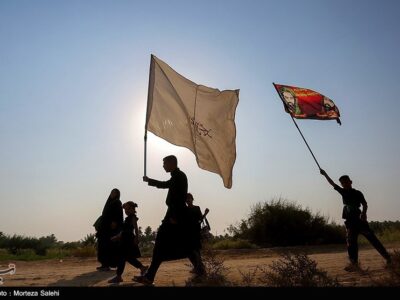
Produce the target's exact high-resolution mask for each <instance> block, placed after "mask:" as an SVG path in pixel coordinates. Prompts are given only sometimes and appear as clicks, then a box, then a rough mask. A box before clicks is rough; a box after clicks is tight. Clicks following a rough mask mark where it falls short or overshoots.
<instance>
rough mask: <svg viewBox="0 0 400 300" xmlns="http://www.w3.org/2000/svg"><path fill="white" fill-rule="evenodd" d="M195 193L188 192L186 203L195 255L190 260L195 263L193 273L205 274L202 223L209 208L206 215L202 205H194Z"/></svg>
mask: <svg viewBox="0 0 400 300" xmlns="http://www.w3.org/2000/svg"><path fill="white" fill-rule="evenodd" d="M193 200H194V198H193V195H192V194H191V193H188V194H187V195H186V205H187V208H188V217H189V224H190V225H189V226H190V227H189V228H190V239H189V241H190V242H191V243H192V249H193V255H192V256H190V257H189V259H190V262H191V263H192V264H193V266H194V268H193V270H192V271H191V273H195V274H197V275H203V274H204V273H205V268H204V264H203V262H202V259H201V253H200V250H201V235H200V231H201V223H202V222H203V219H204V218H205V216H206V215H207V214H208V212H209V209H208V208H206V210H205V213H204V215H203V214H202V213H201V209H200V206H197V205H193Z"/></svg>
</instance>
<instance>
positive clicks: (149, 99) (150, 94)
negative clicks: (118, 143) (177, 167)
mask: <svg viewBox="0 0 400 300" xmlns="http://www.w3.org/2000/svg"><path fill="white" fill-rule="evenodd" d="M153 89H154V59H153V54H151V55H150V70H149V87H148V91H147V107H146V123H145V125H144V170H143V171H144V175H143V176H146V174H147V126H148V123H149V117H150V116H149V114H150V113H151V107H152V104H153Z"/></svg>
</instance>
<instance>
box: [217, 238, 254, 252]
mask: <svg viewBox="0 0 400 300" xmlns="http://www.w3.org/2000/svg"><path fill="white" fill-rule="evenodd" d="M211 248H212V249H215V250H227V249H255V248H257V246H256V245H254V244H252V243H250V242H249V241H247V240H241V239H236V240H234V239H224V240H220V241H217V242H215V243H214V244H212V245H211Z"/></svg>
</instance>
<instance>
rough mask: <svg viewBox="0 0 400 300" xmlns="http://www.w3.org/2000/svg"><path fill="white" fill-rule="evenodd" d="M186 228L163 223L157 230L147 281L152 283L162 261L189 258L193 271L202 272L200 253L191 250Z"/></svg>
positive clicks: (188, 232) (196, 250) (191, 246)
mask: <svg viewBox="0 0 400 300" xmlns="http://www.w3.org/2000/svg"><path fill="white" fill-rule="evenodd" d="M187 228H188V227H187V226H186V227H185V226H182V225H176V224H170V223H167V222H163V223H162V224H161V226H160V227H159V229H158V232H157V237H156V241H155V245H154V249H153V257H152V259H151V264H150V267H149V269H148V271H147V273H146V277H147V279H149V280H151V281H154V278H155V276H156V273H157V271H158V268H159V267H160V265H161V263H162V262H163V261H167V260H176V259H182V258H189V260H190V261H191V263H192V264H193V266H194V268H195V270H196V271H197V270H199V272H202V271H204V265H203V263H202V261H201V256H200V251H199V250H198V249H194V248H193V245H192V244H193V243H192V242H191V239H190V237H188V234H190V230H189V231H188V230H187Z"/></svg>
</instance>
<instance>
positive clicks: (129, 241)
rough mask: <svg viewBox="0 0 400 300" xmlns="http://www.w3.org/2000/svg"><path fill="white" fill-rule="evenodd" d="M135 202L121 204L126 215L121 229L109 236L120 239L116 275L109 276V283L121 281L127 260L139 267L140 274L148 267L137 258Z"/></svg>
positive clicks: (137, 229)
mask: <svg viewBox="0 0 400 300" xmlns="http://www.w3.org/2000/svg"><path fill="white" fill-rule="evenodd" d="M136 207H137V204H136V203H134V202H132V201H128V202H126V203H124V205H122V208H123V209H124V210H125V214H126V215H127V217H126V218H125V221H124V223H123V224H122V230H121V232H120V233H118V234H117V235H115V236H113V237H112V238H111V240H112V241H114V242H116V241H120V251H119V260H118V265H117V275H116V276H115V277H113V278H111V279H110V280H109V281H108V282H109V283H120V282H122V281H123V280H122V273H124V269H125V263H126V262H128V263H130V264H131V265H132V266H134V267H135V268H138V269H140V273H141V275H143V274H144V273H145V272H146V271H147V269H148V267H145V266H143V265H142V263H141V262H140V261H139V260H138V259H137V258H138V257H140V256H141V254H140V250H139V246H138V245H139V228H138V225H137V221H138V217H137V216H136Z"/></svg>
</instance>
